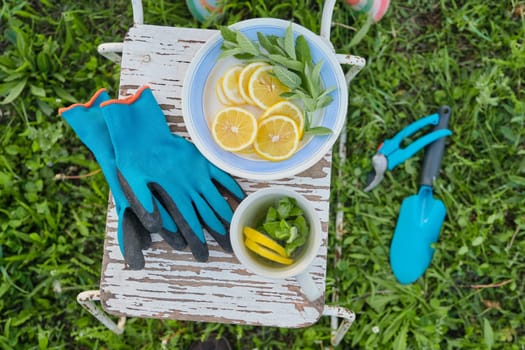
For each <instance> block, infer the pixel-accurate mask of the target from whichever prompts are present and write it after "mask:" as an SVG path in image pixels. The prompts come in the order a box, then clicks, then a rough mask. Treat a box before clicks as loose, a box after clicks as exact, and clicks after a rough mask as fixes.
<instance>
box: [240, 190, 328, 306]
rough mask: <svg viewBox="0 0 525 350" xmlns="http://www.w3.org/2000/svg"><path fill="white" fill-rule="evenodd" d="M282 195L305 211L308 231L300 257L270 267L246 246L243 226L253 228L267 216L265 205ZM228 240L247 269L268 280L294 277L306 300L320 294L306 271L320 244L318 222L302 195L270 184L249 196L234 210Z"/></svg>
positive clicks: (270, 204) (267, 206)
mask: <svg viewBox="0 0 525 350" xmlns="http://www.w3.org/2000/svg"><path fill="white" fill-rule="evenodd" d="M284 197H290V198H294V199H295V200H296V203H297V205H298V206H299V207H300V208H301V209H302V210H303V211H304V216H305V219H306V222H308V225H309V227H310V233H309V236H308V239H307V240H306V243H305V246H304V247H302V252H301V254H300V256H299V257H297V258H296V259H294V262H293V264H291V265H282V266H271V265H270V264H264V263H263V262H262V261H261V259H259V258H256V255H255V254H254V253H252V252H251V251H249V250H248V248H246V246H245V245H244V234H243V229H244V227H246V226H248V227H252V228H255V225H256V224H257V223H258V222H259V221H260V220H262V219H263V218H264V216H265V215H266V212H267V210H268V208H269V207H270V206H272V205H275V204H277V202H278V201H279V200H280V199H282V198H284ZM230 240H231V243H232V247H233V252H234V253H235V256H236V257H237V259H239V261H240V262H241V263H242V264H243V265H244V267H246V269H247V270H248V271H250V272H252V273H254V274H257V275H260V276H263V277H267V278H271V279H285V278H289V277H295V278H296V279H297V281H298V282H299V284H300V285H301V289H302V291H303V293H304V295H305V296H306V298H307V299H308V300H309V301H314V300H316V299H318V298H319V297H320V296H321V295H322V294H323V293H322V292H321V291H320V290H319V288H317V286H316V284H315V282H314V281H313V279H312V277H311V276H310V274H309V268H310V265H311V264H312V262H313V260H314V259H315V257H316V256H317V252H318V251H319V247H320V245H321V221H320V219H319V216H318V215H317V213H316V211H315V209H314V207H313V206H312V204H311V203H310V202H309V201H308V200H307V199H306V198H305V197H304V196H302V195H301V194H299V193H297V192H295V191H293V190H291V189H288V188H284V187H272V188H265V189H261V190H259V191H257V192H254V193H252V194H250V195H248V196H247V197H246V198H245V199H244V200H243V201H242V202H241V203H240V204H239V206H238V207H237V209H236V210H235V212H234V213H233V218H232V221H231V225H230Z"/></svg>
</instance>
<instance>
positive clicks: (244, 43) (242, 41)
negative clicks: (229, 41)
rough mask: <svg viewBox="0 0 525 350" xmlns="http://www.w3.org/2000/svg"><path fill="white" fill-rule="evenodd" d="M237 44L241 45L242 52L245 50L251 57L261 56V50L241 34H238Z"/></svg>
mask: <svg viewBox="0 0 525 350" xmlns="http://www.w3.org/2000/svg"><path fill="white" fill-rule="evenodd" d="M236 38H237V43H238V44H239V48H240V49H241V50H244V51H245V52H246V53H249V54H251V55H254V56H257V55H258V54H259V52H260V51H259V48H258V47H257V46H255V44H254V43H252V41H251V40H250V39H248V37H247V36H246V35H244V34H243V33H241V32H237V36H236Z"/></svg>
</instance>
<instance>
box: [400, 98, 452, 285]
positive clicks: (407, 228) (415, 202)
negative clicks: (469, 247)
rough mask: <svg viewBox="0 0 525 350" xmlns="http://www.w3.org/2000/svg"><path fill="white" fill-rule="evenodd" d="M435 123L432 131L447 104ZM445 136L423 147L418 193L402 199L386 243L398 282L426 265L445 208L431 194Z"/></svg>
mask: <svg viewBox="0 0 525 350" xmlns="http://www.w3.org/2000/svg"><path fill="white" fill-rule="evenodd" d="M438 113H439V124H438V125H437V126H435V127H434V130H435V131H434V132H437V131H441V130H446V128H447V127H448V121H449V118H450V107H448V106H444V107H441V108H440V109H439V112H438ZM444 149H445V139H444V138H441V139H439V140H437V141H434V142H433V143H431V144H430V145H429V146H428V147H427V148H426V149H425V157H424V159H423V167H422V172H421V180H420V187H419V193H418V194H416V195H413V196H410V197H408V198H405V199H404V200H403V203H402V205H401V210H400V212H399V218H398V220H397V225H396V229H395V232H394V236H393V238H392V243H391V245H390V265H391V267H392V271H393V273H394V276H395V277H396V278H397V280H398V281H399V282H400V283H402V284H408V283H412V282H414V281H415V280H417V279H418V278H419V277H420V276H421V275H423V273H425V270H426V269H427V268H428V266H429V265H430V262H431V261H432V256H433V254H434V248H433V247H432V244H433V243H435V242H437V240H438V237H439V233H440V231H441V226H442V224H443V221H444V220H445V215H446V208H445V205H444V204H443V202H442V201H441V200H439V199H435V198H433V197H432V186H433V185H434V181H435V180H436V178H437V176H438V173H439V169H440V167H441V158H442V157H443V152H444Z"/></svg>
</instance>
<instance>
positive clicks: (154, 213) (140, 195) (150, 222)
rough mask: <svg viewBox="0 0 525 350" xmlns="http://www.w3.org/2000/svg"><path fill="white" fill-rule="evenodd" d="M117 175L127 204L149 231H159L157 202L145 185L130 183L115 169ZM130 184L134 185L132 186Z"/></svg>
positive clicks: (160, 225)
mask: <svg viewBox="0 0 525 350" xmlns="http://www.w3.org/2000/svg"><path fill="white" fill-rule="evenodd" d="M117 177H118V180H119V183H120V187H121V188H122V192H123V193H124V195H125V197H126V199H127V200H128V203H129V206H130V207H131V208H132V209H133V212H135V214H136V215H137V217H138V219H139V220H140V222H141V223H142V225H144V227H145V228H146V230H148V231H149V232H159V231H160V230H161V229H162V219H161V217H160V211H159V208H158V206H157V202H156V201H155V200H154V199H155V198H154V197H153V194H152V193H151V191H150V189H149V188H148V186H147V185H145V184H144V185H142V184H139V183H135V184H130V183H129V182H128V180H127V179H126V178H125V177H124V175H123V174H122V173H121V172H120V170H118V169H117ZM132 185H134V186H133V187H132Z"/></svg>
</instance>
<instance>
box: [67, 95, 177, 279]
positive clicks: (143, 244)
mask: <svg viewBox="0 0 525 350" xmlns="http://www.w3.org/2000/svg"><path fill="white" fill-rule="evenodd" d="M108 100H110V97H109V95H108V93H107V91H106V90H105V89H100V90H99V91H97V93H96V94H95V95H94V96H93V97H92V98H91V100H90V101H89V102H87V103H85V104H74V105H72V106H70V107H67V108H61V109H60V110H59V114H60V115H61V116H62V117H63V118H64V119H65V120H66V122H67V123H68V124H69V125H70V126H71V128H72V129H73V130H74V131H75V132H76V134H77V135H78V137H79V138H80V140H81V141H82V142H83V143H84V145H86V147H87V148H88V149H89V150H90V151H91V152H92V153H93V154H94V156H95V158H96V160H97V162H98V164H99V165H100V168H101V169H102V172H103V173H104V176H105V178H106V181H107V182H108V184H109V188H110V189H111V193H112V195H113V198H114V200H115V206H116V210H117V214H118V219H119V224H118V232H117V240H118V243H119V247H120V251H121V253H122V256H123V257H124V261H125V262H126V264H128V265H129V267H130V268H131V269H133V270H140V269H142V268H143V267H144V265H145V261H144V256H143V253H142V250H144V249H148V248H149V246H150V245H151V235H150V231H148V230H147V229H146V228H145V227H144V226H143V225H142V224H141V223H140V221H139V220H138V218H137V216H136V215H135V213H134V212H133V211H132V210H131V208H130V206H129V203H128V201H127V199H126V197H125V196H124V192H122V189H121V187H120V184H119V182H118V179H117V168H116V165H115V151H114V150H113V145H112V144H111V139H110V137H109V133H108V130H107V127H106V122H105V121H104V117H103V115H102V113H101V110H100V104H101V103H102V102H104V101H108ZM159 210H160V213H161V216H162V223H163V225H162V227H161V228H159V230H157V231H158V233H159V234H160V235H161V236H162V237H163V238H164V240H165V241H166V242H167V243H168V244H169V245H170V246H172V247H173V248H174V249H179V250H180V249H183V248H184V247H185V246H186V242H185V241H184V239H183V238H182V236H181V235H180V233H178V232H177V227H176V226H175V223H174V222H173V220H171V218H170V216H169V215H168V213H167V212H166V210H165V209H164V208H163V207H162V206H159Z"/></svg>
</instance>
